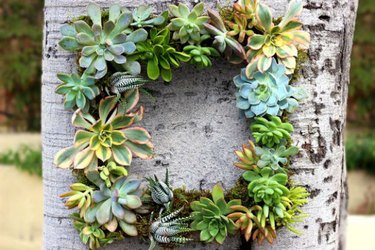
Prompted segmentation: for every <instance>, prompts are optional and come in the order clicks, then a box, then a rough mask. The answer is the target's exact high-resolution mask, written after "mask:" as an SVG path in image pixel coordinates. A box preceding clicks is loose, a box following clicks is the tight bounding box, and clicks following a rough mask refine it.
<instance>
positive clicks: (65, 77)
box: [56, 73, 100, 111]
mask: <svg viewBox="0 0 375 250" xmlns="http://www.w3.org/2000/svg"><path fill="white" fill-rule="evenodd" d="M57 78H59V80H60V81H62V82H63V83H61V84H60V85H58V86H57V87H56V93H57V94H60V95H64V96H65V100H64V108H65V109H67V110H70V109H73V108H74V107H78V108H80V109H82V110H84V111H88V110H89V107H90V101H91V100H93V99H94V98H95V97H97V96H98V95H99V94H100V90H99V88H98V87H97V86H95V78H93V77H91V76H88V75H86V74H83V75H82V76H79V75H78V74H63V73H60V74H57Z"/></svg>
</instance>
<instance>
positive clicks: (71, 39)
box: [59, 4, 147, 79]
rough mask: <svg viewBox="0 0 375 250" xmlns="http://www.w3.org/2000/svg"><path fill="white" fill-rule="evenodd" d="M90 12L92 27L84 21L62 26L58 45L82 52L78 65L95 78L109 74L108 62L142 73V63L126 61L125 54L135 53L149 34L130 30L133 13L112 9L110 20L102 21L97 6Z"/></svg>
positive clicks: (135, 72) (113, 6)
mask: <svg viewBox="0 0 375 250" xmlns="http://www.w3.org/2000/svg"><path fill="white" fill-rule="evenodd" d="M87 13H88V16H89V17H90V19H91V21H92V26H91V27H90V26H89V24H87V23H86V22H85V21H83V20H79V21H75V22H74V23H73V24H66V25H64V26H62V28H61V33H62V34H63V38H62V40H61V41H60V42H59V45H60V46H61V47H62V48H63V49H65V50H67V51H79V52H81V53H80V59H79V65H80V66H81V67H82V68H86V73H87V74H92V75H95V78H96V79H100V78H102V77H104V76H105V75H106V73H107V70H108V66H107V61H108V62H114V63H116V64H119V65H123V67H124V68H125V69H126V70H127V71H129V72H131V73H132V74H139V73H140V65H139V63H138V62H135V61H129V60H127V57H126V55H128V54H131V53H133V52H134V51H135V50H136V46H135V44H136V43H137V42H140V41H144V40H146V39H147V31H146V30H144V29H138V30H136V31H131V30H129V25H130V24H131V22H132V14H131V13H130V12H128V11H123V12H122V10H121V7H120V6H119V5H112V6H111V7H110V9H109V16H108V20H107V21H105V20H104V18H102V12H101V10H100V7H99V6H98V5H96V4H90V5H89V6H88V8H87ZM129 32H131V33H130V34H128V33H129Z"/></svg>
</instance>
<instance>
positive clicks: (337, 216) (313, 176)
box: [42, 0, 357, 250]
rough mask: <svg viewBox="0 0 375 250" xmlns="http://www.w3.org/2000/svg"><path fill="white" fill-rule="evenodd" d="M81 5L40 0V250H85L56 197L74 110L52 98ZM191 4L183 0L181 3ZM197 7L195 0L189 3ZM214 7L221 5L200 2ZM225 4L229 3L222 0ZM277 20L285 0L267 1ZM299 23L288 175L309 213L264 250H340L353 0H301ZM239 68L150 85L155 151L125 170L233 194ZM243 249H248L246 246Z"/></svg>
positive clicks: (66, 176) (184, 71)
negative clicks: (306, 38) (300, 97)
mask: <svg viewBox="0 0 375 250" xmlns="http://www.w3.org/2000/svg"><path fill="white" fill-rule="evenodd" d="M89 2H90V1H87V0H79V1H78V0H46V1H45V27H44V30H45V33H44V54H43V77H42V80H43V87H42V92H43V93H42V111H43V117H42V118H43V122H42V131H43V175H44V249H85V246H83V245H82V244H81V242H80V239H79V237H78V234H77V232H76V231H75V230H74V228H73V226H72V223H71V220H70V218H69V214H70V213H71V211H68V210H66V208H65V207H64V205H63V201H62V200H61V199H60V198H59V197H58V195H59V194H61V193H63V192H65V191H67V189H68V186H69V184H71V183H72V182H73V181H74V177H73V176H72V174H71V172H70V171H67V170H61V169H57V168H56V167H55V166H54V165H53V163H52V162H53V156H54V154H55V153H56V152H57V151H58V150H59V149H61V148H63V147H67V146H69V145H70V144H71V143H72V141H73V134H74V128H73V127H72V125H71V124H70V119H71V113H70V112H67V111H64V109H63V105H62V98H61V96H58V95H56V94H55V93H54V89H55V87H56V86H57V84H58V79H57V78H56V74H57V73H59V72H66V73H67V72H74V71H76V67H77V66H76V63H75V61H76V58H75V55H72V54H70V53H66V52H64V51H62V50H61V49H59V48H58V47H57V42H58V41H59V39H60V38H61V35H60V32H59V29H60V27H61V25H62V24H63V23H65V22H66V21H68V20H70V19H72V18H74V17H77V16H81V15H84V14H85V12H86V6H87V4H88V3H89ZM95 2H97V3H98V4H100V5H101V6H103V7H108V6H109V5H111V4H113V3H119V4H121V5H123V6H127V7H135V6H137V5H139V4H141V2H142V3H148V4H153V5H154V6H155V9H156V10H157V11H161V10H162V9H166V7H167V4H168V3H169V2H176V1H156V0H144V1H140V2H139V1H131V0H107V1H105V0H100V1H95ZM185 2H189V1H185ZM191 2H193V1H191ZM205 2H206V3H208V4H209V5H211V6H212V7H215V6H216V3H217V2H218V1H215V0H207V1H205ZM220 2H221V4H222V5H223V4H226V3H227V1H226V0H220ZM264 2H266V3H267V4H269V6H270V7H271V8H272V9H273V10H274V14H275V15H281V14H282V13H283V12H284V11H285V8H286V6H287V0H264ZM304 8H305V9H304V11H303V13H302V17H301V19H302V21H303V23H305V24H306V26H305V28H306V29H307V30H308V31H310V33H311V36H312V44H311V48H310V51H309V61H308V62H307V63H306V65H305V67H304V68H303V70H302V75H303V77H302V78H303V79H301V81H300V85H302V86H303V87H304V88H305V90H306V91H307V93H308V96H309V98H308V99H307V100H306V101H305V102H304V104H303V105H302V107H301V108H300V110H299V112H296V113H295V114H294V115H292V116H291V120H292V122H293V124H294V126H295V128H296V131H295V133H294V134H293V139H294V141H295V143H296V145H297V146H299V147H301V148H302V154H301V155H300V157H299V158H296V159H295V160H294V162H293V164H292V166H291V170H292V172H293V174H294V175H293V179H294V180H295V182H296V183H298V184H301V185H304V186H306V187H307V188H308V190H309V191H310V192H311V197H310V202H309V203H308V205H306V206H305V207H304V210H305V211H306V212H308V213H309V214H310V217H309V218H307V219H306V221H305V222H304V223H300V224H298V225H297V228H298V229H299V230H300V231H301V232H303V235H302V236H300V237H298V236H295V235H294V234H292V233H290V232H288V231H287V230H285V229H282V230H279V232H278V235H279V236H278V238H277V240H276V242H275V244H274V245H273V246H268V245H266V246H264V247H256V248H265V249H271V248H272V249H290V248H291V247H292V249H308V248H309V249H344V248H345V244H344V239H345V238H344V230H345V217H346V200H347V194H346V171H345V159H344V145H343V132H344V127H345V115H346V104H347V90H348V88H347V87H348V83H349V64H350V60H349V59H350V53H351V45H352V35H353V29H354V21H355V14H356V8H357V3H356V0H331V1H325V0H307V2H306V1H305V5H304ZM239 71H240V69H239V67H238V66H233V65H229V64H226V63H222V62H217V63H215V64H214V66H213V67H212V68H210V69H206V70H202V71H198V70H196V69H194V68H193V67H191V66H184V67H183V68H181V69H178V70H176V71H175V74H174V80H173V82H172V84H170V85H169V86H165V85H163V84H162V83H155V84H153V86H152V88H153V89H154V90H155V93H156V94H155V96H156V101H155V102H152V101H147V97H144V98H143V99H146V101H145V102H144V104H145V107H146V113H145V118H144V121H143V126H144V127H145V128H147V129H148V130H149V131H151V133H152V136H153V141H154V144H155V146H156V153H157V156H156V158H155V159H154V160H152V161H148V162H144V161H142V162H141V161H135V162H134V164H133V167H132V169H131V171H132V172H134V173H136V174H137V175H139V176H145V175H151V174H159V175H163V174H164V171H165V168H166V167H168V168H169V170H170V173H171V179H172V180H173V181H174V182H173V183H172V184H173V186H174V187H178V186H186V187H187V188H191V189H192V188H195V189H210V188H211V187H212V186H213V185H214V184H215V183H216V182H221V183H222V185H223V186H224V187H225V188H227V189H228V188H229V187H230V186H231V185H232V184H233V183H234V182H235V181H236V180H237V179H238V177H239V176H240V174H241V173H240V171H238V170H236V169H235V168H234V167H232V164H233V162H234V161H235V160H236V159H235V156H234V154H233V150H235V149H238V148H239V146H240V145H241V144H242V143H244V142H246V140H247V137H248V135H249V132H248V125H249V124H247V122H246V119H245V118H244V117H243V115H242V114H241V113H240V112H239V111H238V110H237V109H236V107H235V97H234V91H235V89H234V86H233V83H232V80H231V79H232V77H233V76H235V75H237V74H238V73H239ZM239 247H240V240H239V238H232V239H230V240H229V241H226V243H225V246H222V247H218V246H216V245H210V246H203V245H200V244H190V245H188V246H187V247H185V248H184V249H226V250H228V249H238V248H239ZM107 249H112V250H113V249H132V250H136V249H147V244H146V243H142V242H141V241H140V240H137V239H135V240H130V241H127V242H121V243H116V244H113V246H110V247H108V248H107ZM243 249H248V248H246V247H244V248H243Z"/></svg>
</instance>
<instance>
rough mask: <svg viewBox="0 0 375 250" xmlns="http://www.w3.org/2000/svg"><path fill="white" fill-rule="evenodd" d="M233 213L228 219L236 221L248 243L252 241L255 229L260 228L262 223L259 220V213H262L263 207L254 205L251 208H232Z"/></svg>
mask: <svg viewBox="0 0 375 250" xmlns="http://www.w3.org/2000/svg"><path fill="white" fill-rule="evenodd" d="M230 208H231V209H233V211H234V212H233V213H230V214H229V215H228V218H230V219H231V220H234V221H235V224H236V226H237V228H239V229H240V230H241V232H242V234H243V235H244V237H245V239H246V241H249V240H250V237H251V235H252V232H253V229H256V228H257V227H258V228H260V227H261V226H260V223H259V221H258V219H257V216H256V214H257V212H259V211H262V207H261V206H258V205H254V206H252V207H251V208H247V207H245V206H231V207H230Z"/></svg>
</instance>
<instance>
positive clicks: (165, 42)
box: [132, 29, 190, 82]
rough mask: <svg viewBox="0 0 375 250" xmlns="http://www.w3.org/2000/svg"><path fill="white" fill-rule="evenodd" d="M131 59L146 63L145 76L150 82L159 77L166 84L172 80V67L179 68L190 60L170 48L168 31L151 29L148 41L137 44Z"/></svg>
mask: <svg viewBox="0 0 375 250" xmlns="http://www.w3.org/2000/svg"><path fill="white" fill-rule="evenodd" d="M132 58H133V59H134V60H139V59H140V60H142V61H146V62H147V75H148V77H149V78H150V79H151V80H157V79H158V78H159V76H161V77H162V79H163V80H164V81H166V82H170V81H171V80H172V66H175V67H179V66H180V62H188V61H189V60H190V56H189V55H187V54H186V53H184V52H180V51H177V50H176V49H175V48H174V47H172V46H171V44H170V31H169V29H162V30H160V31H158V30H157V29H151V31H150V39H148V40H147V41H145V42H140V43H138V44H137V52H136V53H134V54H133V55H132Z"/></svg>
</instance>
